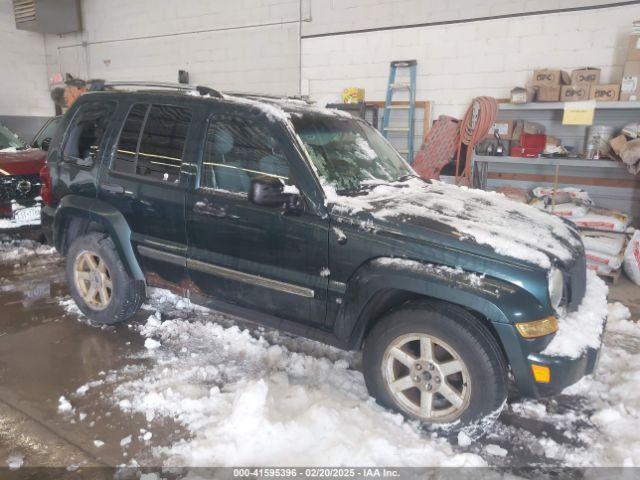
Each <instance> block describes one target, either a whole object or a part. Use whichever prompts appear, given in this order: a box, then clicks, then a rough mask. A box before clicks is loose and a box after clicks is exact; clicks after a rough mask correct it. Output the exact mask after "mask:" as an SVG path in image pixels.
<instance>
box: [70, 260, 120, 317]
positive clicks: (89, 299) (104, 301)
mask: <svg viewBox="0 0 640 480" xmlns="http://www.w3.org/2000/svg"><path fill="white" fill-rule="evenodd" d="M73 272H74V279H75V284H76V288H77V289H78V292H79V293H80V296H81V297H82V299H83V300H84V301H85V303H86V304H87V305H88V306H89V307H91V308H92V309H94V310H104V309H105V308H107V306H108V305H109V303H110V302H111V297H112V295H113V282H112V280H111V274H110V273H109V269H108V268H107V265H106V264H105V262H104V260H102V258H100V256H99V255H98V254H97V253H95V252H91V251H83V252H81V253H80V254H79V255H78V257H77V258H76V261H75V264H74V269H73Z"/></svg>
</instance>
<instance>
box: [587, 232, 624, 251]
mask: <svg viewBox="0 0 640 480" xmlns="http://www.w3.org/2000/svg"><path fill="white" fill-rule="evenodd" d="M581 236H582V241H583V243H584V248H585V250H590V251H593V252H600V253H606V254H607V255H619V254H620V252H622V248H623V247H624V240H625V236H624V234H616V233H606V232H602V233H594V232H582V233H581Z"/></svg>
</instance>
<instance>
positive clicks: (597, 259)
mask: <svg viewBox="0 0 640 480" xmlns="http://www.w3.org/2000/svg"><path fill="white" fill-rule="evenodd" d="M584 253H585V256H586V257H587V261H588V262H590V263H593V264H597V265H606V266H608V267H611V269H612V270H617V269H619V268H620V267H621V266H622V258H620V257H619V256H617V255H608V254H606V253H601V252H594V251H593V250H586V251H585V252H584Z"/></svg>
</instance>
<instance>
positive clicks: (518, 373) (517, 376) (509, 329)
mask: <svg viewBox="0 0 640 480" xmlns="http://www.w3.org/2000/svg"><path fill="white" fill-rule="evenodd" d="M606 321H607V288H606V286H605V284H604V282H603V281H602V280H601V279H599V278H597V277H596V275H595V274H592V273H590V274H589V275H587V291H586V294H585V296H584V298H583V299H582V302H581V303H580V305H579V308H578V309H577V310H576V311H574V312H572V313H569V314H567V315H565V316H563V317H561V318H559V319H558V325H559V330H558V332H557V333H556V334H554V335H549V336H545V337H540V338H538V339H525V338H522V337H521V336H520V335H519V334H518V332H517V330H516V328H515V326H513V325H509V324H493V326H494V328H495V330H496V332H497V333H498V336H499V338H500V340H501V343H502V346H503V348H504V351H505V353H506V357H507V360H508V362H509V366H510V367H511V373H512V374H513V377H514V380H515V382H516V386H517V388H518V390H519V391H520V393H521V394H522V395H525V396H534V397H537V396H544V395H553V394H557V393H560V392H561V391H562V390H563V389H565V388H566V387H568V386H570V385H572V384H574V383H576V382H577V381H578V380H580V379H581V378H582V377H584V376H585V375H589V374H591V373H593V372H594V371H595V369H596V366H597V363H598V358H599V355H600V349H601V348H602V339H603V337H604V332H605V328H606ZM532 366H537V367H541V368H540V369H541V370H543V371H544V373H545V375H541V376H540V377H539V378H538V379H537V381H536V377H535V375H534V372H533V370H532ZM536 369H537V370H539V369H538V368H536ZM545 369H548V371H547V370H545Z"/></svg>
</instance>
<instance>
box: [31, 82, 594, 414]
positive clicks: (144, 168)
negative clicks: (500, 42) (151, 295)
mask: <svg viewBox="0 0 640 480" xmlns="http://www.w3.org/2000/svg"><path fill="white" fill-rule="evenodd" d="M122 86H123V85H115V84H112V85H107V86H102V88H100V91H95V92H91V93H88V94H86V95H84V96H82V97H81V98H80V99H79V100H78V101H77V102H76V103H75V104H74V105H73V107H72V108H71V109H70V110H69V111H68V112H67V113H66V115H65V116H64V118H63V120H62V122H61V125H60V128H59V129H58V131H57V133H56V135H55V136H54V138H53V140H52V142H51V146H50V148H49V152H48V158H47V167H45V168H44V169H43V171H42V172H41V175H42V179H43V189H42V197H43V201H44V203H45V205H44V207H43V210H42V223H43V225H44V226H45V227H46V229H47V231H48V235H49V237H50V239H51V241H52V242H53V244H54V245H55V246H56V248H57V249H58V251H59V252H60V253H61V254H62V255H65V256H66V258H67V279H68V283H69V287H70V290H71V294H72V296H73V298H74V300H75V301H76V302H77V304H78V306H79V308H80V309H81V310H82V312H84V313H85V314H86V315H87V316H88V317H90V318H91V319H93V320H95V321H98V322H104V323H109V324H112V323H116V322H121V321H123V320H126V319H128V318H130V317H131V316H132V315H134V314H135V313H136V312H137V311H138V309H139V308H140V305H141V304H142V302H143V300H144V299H145V291H146V290H145V289H146V288H147V287H148V286H151V285H154V286H160V287H163V288H169V289H172V290H174V291H177V292H179V293H181V294H182V295H188V296H189V297H190V298H192V299H193V300H194V301H196V302H199V303H202V304H203V305H206V306H210V307H212V308H215V309H217V310H220V311H225V312H231V313H234V314H237V315H242V316H243V317H245V318H248V319H250V320H252V321H255V322H258V323H262V324H266V325H269V326H272V327H275V328H279V329H283V330H287V331H289V332H292V333H294V334H297V335H302V336H305V337H310V338H313V339H316V340H318V341H321V342H325V343H328V344H331V345H334V346H337V347H339V348H343V349H352V350H359V349H362V350H363V372H364V377H365V380H366V384H367V387H368V388H369V391H370V392H371V395H372V396H374V397H375V398H376V399H377V401H378V402H379V403H381V404H382V405H385V406H387V407H390V408H393V409H396V410H398V411H400V412H402V413H403V414H405V415H406V416H408V417H411V418H415V419H418V420H420V421H423V422H426V423H435V424H452V423H455V424H456V425H469V424H477V423H478V422H480V421H481V420H483V419H486V418H495V417H496V416H497V414H498V413H499V412H500V410H501V408H502V407H503V405H504V403H505V400H506V397H507V387H508V382H509V381H512V382H514V383H515V385H516V387H517V388H518V390H519V391H520V392H521V393H522V394H523V395H533V396H536V395H544V394H552V393H556V392H559V391H560V390H562V389H563V388H564V387H566V386H568V385H570V384H572V383H574V382H576V381H577V380H578V379H580V378H581V377H582V376H584V375H586V374H589V373H591V372H592V371H593V369H594V368H595V364H596V361H597V356H598V351H599V348H600V337H601V335H602V330H603V328H604V323H605V321H606V318H605V317H606V315H593V314H591V313H589V312H588V311H587V310H586V307H585V306H584V302H583V298H587V297H592V298H591V301H592V302H593V301H597V302H600V303H602V302H605V311H606V288H604V287H602V288H600V287H599V284H597V282H599V280H598V279H597V278H595V276H593V277H592V276H590V275H587V273H586V268H585V257H584V249H583V246H582V243H581V240H580V237H579V235H578V234H577V232H576V231H575V230H574V229H573V228H572V227H571V226H570V225H569V224H568V223H566V222H564V221H563V220H561V219H559V218H556V217H554V216H551V215H549V214H547V213H545V212H541V211H538V210H536V209H534V208H532V207H529V206H527V205H522V204H518V203H515V202H511V201H509V200H507V199H506V198H505V197H503V196H502V195H499V194H495V193H491V192H483V191H477V190H471V189H466V188H461V187H456V186H452V185H446V184H444V183H441V182H435V181H434V182H430V181H424V180H422V179H420V178H418V177H417V176H416V175H415V173H414V172H413V170H412V169H411V167H410V166H409V165H408V164H407V163H406V162H405V161H404V160H403V159H402V157H401V156H400V155H399V154H398V153H397V152H396V151H395V150H394V149H393V148H392V147H391V146H390V144H389V143H388V142H387V141H386V140H385V139H384V138H383V137H382V136H381V135H380V134H379V133H378V132H377V131H376V130H375V129H374V128H372V127H371V126H370V125H368V124H367V123H366V122H364V121H362V120H360V119H357V118H353V117H351V116H350V115H348V114H345V113H344V112H338V111H334V110H327V109H323V108H318V107H315V106H313V105H310V104H308V103H306V102H304V101H301V100H294V99H277V98H270V97H266V96H257V95H240V94H223V93H220V92H217V91H215V90H212V89H208V88H206V87H192V86H186V85H180V86H177V85H159V84H154V85H153V87H162V88H156V89H153V88H151V87H149V88H147V89H146V90H140V89H139V88H140V86H141V85H133V86H134V87H137V88H138V89H135V88H134V89H133V90H131V89H129V90H122V89H117V88H116V87H122ZM142 87H143V88H144V85H142ZM593 297H597V298H595V300H594V298H593ZM576 315H577V316H580V317H582V316H584V318H585V321H584V323H585V326H584V329H585V330H589V331H591V332H593V335H591V337H592V339H591V340H590V341H589V340H580V338H582V337H584V335H583V336H582V337H581V336H578V337H580V338H577V339H576V340H575V341H573V340H572V335H573V334H574V333H576V332H573V331H572V330H571V328H572V327H571V326H570V325H572V323H570V322H569V323H566V325H567V327H566V328H563V324H564V323H563V322H564V321H565V318H567V317H569V316H573V317H576ZM573 317H572V318H573ZM594 336H595V337H594ZM593 338H595V340H593ZM554 342H556V343H554ZM558 342H560V343H562V344H563V345H566V344H567V343H568V344H572V342H573V344H575V345H573V346H574V347H575V348H574V349H573V350H574V351H569V352H564V351H563V349H562V348H560V349H559V348H557V345H559V344H560V343H558ZM580 342H582V343H580ZM554 345H556V347H554Z"/></svg>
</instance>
